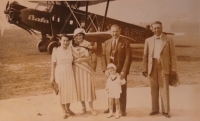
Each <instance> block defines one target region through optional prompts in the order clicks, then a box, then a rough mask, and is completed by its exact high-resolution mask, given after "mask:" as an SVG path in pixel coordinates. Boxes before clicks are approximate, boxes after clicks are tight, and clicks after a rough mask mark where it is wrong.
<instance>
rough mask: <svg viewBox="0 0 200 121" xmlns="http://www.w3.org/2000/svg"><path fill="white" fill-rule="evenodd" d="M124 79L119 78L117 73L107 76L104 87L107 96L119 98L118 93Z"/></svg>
mask: <svg viewBox="0 0 200 121" xmlns="http://www.w3.org/2000/svg"><path fill="white" fill-rule="evenodd" d="M125 83H126V80H125V79H122V80H121V79H120V75H119V74H118V73H117V74H116V75H110V76H109V77H108V78H107V83H106V89H107V90H108V97H109V98H120V94H121V93H122V89H121V85H123V84H125Z"/></svg>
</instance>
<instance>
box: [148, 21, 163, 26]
mask: <svg viewBox="0 0 200 121" xmlns="http://www.w3.org/2000/svg"><path fill="white" fill-rule="evenodd" d="M154 24H160V25H161V26H162V22H160V21H155V22H153V23H152V24H151V27H152V26H153V25H154Z"/></svg>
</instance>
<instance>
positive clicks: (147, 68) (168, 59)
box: [143, 21, 176, 118]
mask: <svg viewBox="0 0 200 121" xmlns="http://www.w3.org/2000/svg"><path fill="white" fill-rule="evenodd" d="M151 26H152V31H153V32H154V36H152V37H150V38H148V39H146V41H145V45H144V55H143V75H144V76H145V77H147V76H148V77H149V79H150V85H151V97H152V111H151V112H150V114H149V115H155V114H158V113H159V91H160V96H161V105H162V114H163V115H164V116H165V117H167V118H170V114H169V111H170V107H169V74H174V73H176V54H175V46H174V42H173V40H172V39H171V38H169V37H168V36H166V35H165V34H163V32H162V23H161V22H159V21H156V22H154V23H153V24H152V25H151Z"/></svg>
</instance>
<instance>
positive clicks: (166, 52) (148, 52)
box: [143, 34, 176, 75]
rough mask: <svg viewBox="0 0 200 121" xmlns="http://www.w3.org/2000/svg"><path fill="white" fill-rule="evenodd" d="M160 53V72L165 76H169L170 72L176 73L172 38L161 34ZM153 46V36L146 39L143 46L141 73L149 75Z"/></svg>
mask: <svg viewBox="0 0 200 121" xmlns="http://www.w3.org/2000/svg"><path fill="white" fill-rule="evenodd" d="M161 41H162V44H161V52H160V62H161V66H162V70H163V72H164V73H165V74H170V71H176V54H175V46H174V42H173V39H172V38H169V37H168V36H167V35H165V34H162V37H161ZM154 45H155V36H152V37H150V38H148V39H146V41H145V44H144V55H143V72H148V75H149V74H150V73H151V70H152V64H153V52H154Z"/></svg>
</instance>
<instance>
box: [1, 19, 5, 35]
mask: <svg viewBox="0 0 200 121" xmlns="http://www.w3.org/2000/svg"><path fill="white" fill-rule="evenodd" d="M4 25H5V22H2V24H1V36H3V33H4V28H5V26H4Z"/></svg>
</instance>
